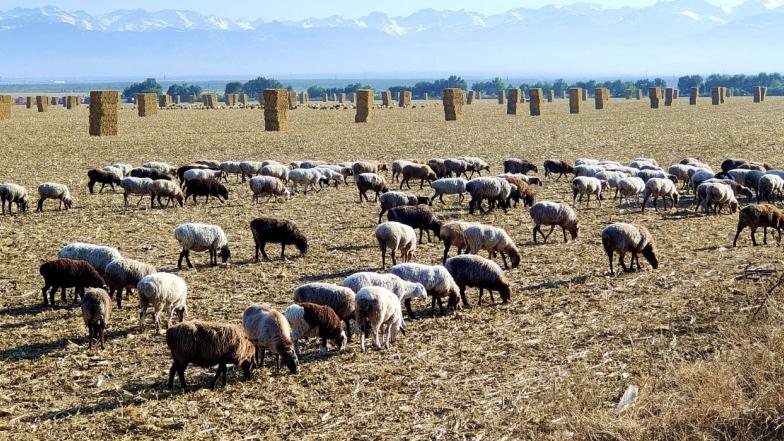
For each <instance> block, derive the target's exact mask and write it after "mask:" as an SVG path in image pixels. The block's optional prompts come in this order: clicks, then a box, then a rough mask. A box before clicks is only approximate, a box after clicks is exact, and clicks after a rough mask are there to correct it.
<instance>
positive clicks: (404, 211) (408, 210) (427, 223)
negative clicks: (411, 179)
mask: <svg viewBox="0 0 784 441" xmlns="http://www.w3.org/2000/svg"><path fill="white" fill-rule="evenodd" d="M387 219H389V220H390V221H394V222H400V223H401V224H406V225H408V226H409V227H411V228H413V229H415V230H416V229H419V243H422V232H423V231H426V232H427V240H428V241H429V242H430V241H432V239H431V238H430V232H431V231H432V232H433V233H435V235H436V238H438V239H441V225H443V222H441V221H440V220H439V219H438V218H437V217H436V215H435V214H434V213H433V210H431V209H430V207H428V206H422V205H417V206H413V207H412V206H403V207H395V208H393V209H391V210H389V212H388V213H387Z"/></svg>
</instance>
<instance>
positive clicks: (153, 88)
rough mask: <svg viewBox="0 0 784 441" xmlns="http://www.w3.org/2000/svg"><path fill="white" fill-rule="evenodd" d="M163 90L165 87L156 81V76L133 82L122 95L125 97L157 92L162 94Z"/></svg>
mask: <svg viewBox="0 0 784 441" xmlns="http://www.w3.org/2000/svg"><path fill="white" fill-rule="evenodd" d="M162 91H163V87H161V85H160V84H158V82H157V81H155V78H147V79H146V80H144V81H142V82H141V83H133V84H131V85H130V86H128V87H126V88H125V90H123V93H122V95H123V97H124V98H131V97H134V96H136V94H138V93H157V94H159V95H160V94H161V92H162Z"/></svg>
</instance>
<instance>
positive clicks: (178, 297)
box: [136, 273, 188, 333]
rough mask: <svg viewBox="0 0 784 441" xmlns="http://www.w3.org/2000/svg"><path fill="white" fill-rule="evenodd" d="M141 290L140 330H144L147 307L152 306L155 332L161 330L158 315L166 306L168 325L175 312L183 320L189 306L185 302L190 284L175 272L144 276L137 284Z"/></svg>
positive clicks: (137, 287) (139, 290)
mask: <svg viewBox="0 0 784 441" xmlns="http://www.w3.org/2000/svg"><path fill="white" fill-rule="evenodd" d="M136 290H137V291H138V292H139V332H142V331H144V315H145V314H146V313H147V308H148V307H149V306H152V308H153V313H152V318H153V320H154V321H155V332H156V333H157V332H160V329H161V326H160V320H159V319H158V316H159V315H160V313H161V311H162V310H163V309H164V308H166V311H167V316H168V319H167V321H166V326H167V327H171V325H172V320H173V319H174V314H177V318H178V319H179V320H180V322H182V321H183V320H185V314H186V313H187V310H188V307H187V305H186V304H185V302H186V300H187V297H188V285H186V284H185V280H182V279H181V278H180V277H178V276H175V275H174V274H169V273H153V274H148V275H146V276H144V277H142V279H141V280H139V283H138V284H137V285H136Z"/></svg>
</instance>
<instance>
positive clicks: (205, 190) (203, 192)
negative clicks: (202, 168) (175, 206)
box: [185, 178, 229, 204]
mask: <svg viewBox="0 0 784 441" xmlns="http://www.w3.org/2000/svg"><path fill="white" fill-rule="evenodd" d="M191 196H192V197H193V203H194V204H196V196H204V203H205V204H206V203H208V202H209V201H210V196H213V197H215V198H217V199H218V202H220V203H221V204H222V203H223V200H224V199H226V200H228V199H229V190H228V189H227V188H226V186H225V185H223V184H221V183H220V182H218V181H214V180H212V179H201V178H195V179H191V180H190V181H186V182H185V200H188V198H189V197H191Z"/></svg>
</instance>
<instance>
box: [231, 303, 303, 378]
mask: <svg viewBox="0 0 784 441" xmlns="http://www.w3.org/2000/svg"><path fill="white" fill-rule="evenodd" d="M242 327H243V328H245V334H246V335H247V336H248V338H249V339H250V341H251V342H253V344H254V345H255V346H256V360H257V363H256V365H257V366H259V367H263V366H264V354H265V352H266V351H270V352H271V353H272V354H275V356H276V357H277V358H278V359H279V360H280V358H282V359H283V363H284V364H285V365H286V367H288V369H289V372H291V373H292V374H296V373H297V372H299V361H298V360H297V354H296V351H295V350H294V342H293V341H292V340H291V326H289V322H288V320H286V317H284V316H283V314H281V313H279V312H278V311H276V310H274V309H272V308H270V307H268V306H266V305H251V306H249V307H247V308H246V309H245V311H244V312H243V313H242ZM259 355H260V356H259ZM276 364H278V368H280V366H279V361H278V363H276Z"/></svg>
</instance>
